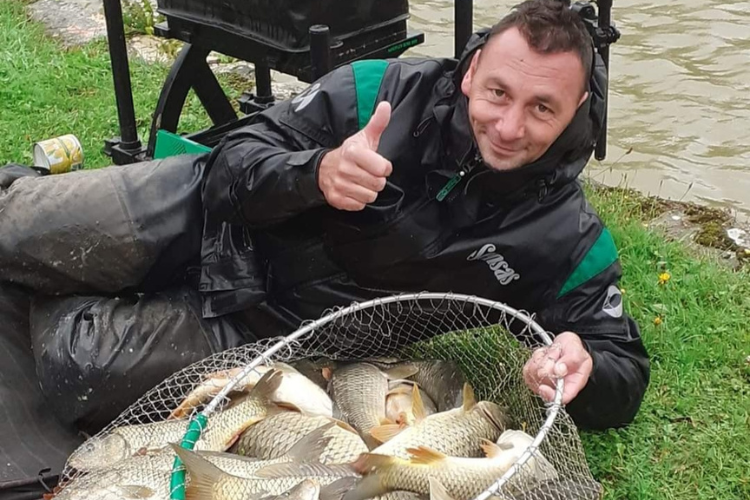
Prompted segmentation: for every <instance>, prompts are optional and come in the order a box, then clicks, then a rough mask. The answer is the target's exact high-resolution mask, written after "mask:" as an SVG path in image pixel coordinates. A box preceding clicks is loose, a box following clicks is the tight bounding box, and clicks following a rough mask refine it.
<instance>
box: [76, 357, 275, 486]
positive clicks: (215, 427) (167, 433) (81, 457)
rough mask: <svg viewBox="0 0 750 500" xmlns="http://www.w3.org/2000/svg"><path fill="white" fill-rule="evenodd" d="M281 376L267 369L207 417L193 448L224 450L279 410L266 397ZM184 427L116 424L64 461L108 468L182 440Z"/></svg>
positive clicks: (168, 423) (173, 422)
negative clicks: (231, 401) (236, 399)
mask: <svg viewBox="0 0 750 500" xmlns="http://www.w3.org/2000/svg"><path fill="white" fill-rule="evenodd" d="M281 377H282V375H281V372H279V371H277V370H272V371H269V372H268V373H266V374H265V375H264V376H263V378H261V381H260V382H258V384H257V385H256V387H255V389H253V392H251V393H250V395H248V396H247V397H245V398H243V399H242V400H241V401H240V402H239V403H237V404H235V405H234V406H232V407H230V408H227V409H225V410H223V411H221V412H220V413H217V414H216V415H214V416H213V417H211V419H210V420H209V422H208V425H207V427H206V429H205V430H204V431H203V432H202V433H201V436H200V439H198V441H197V442H196V443H195V449H196V450H213V451H223V450H226V449H227V448H228V447H229V446H230V445H231V443H232V440H233V439H234V437H235V436H237V434H238V433H239V432H241V431H242V430H244V429H245V428H247V427H248V426H249V425H251V424H252V423H255V422H257V421H259V420H262V419H264V418H266V417H267V416H268V415H270V414H273V413H275V412H277V411H279V409H278V408H277V407H276V406H275V405H274V404H273V403H271V402H270V401H269V399H268V397H269V396H270V394H272V393H273V391H275V390H276V389H277V388H278V386H279V384H280V382H281ZM187 426H188V422H187V421H185V420H167V421H162V422H152V423H148V424H139V425H126V426H122V427H118V428H116V429H113V430H112V431H110V432H109V433H107V434H105V435H103V436H97V437H94V438H92V439H90V440H88V441H86V442H85V443H84V444H83V445H81V447H79V448H78V449H77V450H76V451H75V452H74V453H73V455H72V456H71V457H70V460H69V461H68V464H69V465H70V466H71V467H74V468H75V469H77V470H79V471H92V470H99V469H102V468H105V467H110V466H112V465H115V464H116V463H118V462H119V461H121V460H124V459H126V458H128V457H131V456H133V455H134V454H140V453H143V452H144V451H155V450H160V449H163V448H164V447H165V446H167V444H168V443H176V442H180V441H182V438H183V437H184V435H185V432H186V431H187Z"/></svg>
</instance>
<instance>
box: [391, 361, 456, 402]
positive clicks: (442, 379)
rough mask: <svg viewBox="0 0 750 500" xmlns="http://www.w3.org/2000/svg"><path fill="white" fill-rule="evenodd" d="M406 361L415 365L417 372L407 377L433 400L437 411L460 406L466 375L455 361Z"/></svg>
mask: <svg viewBox="0 0 750 500" xmlns="http://www.w3.org/2000/svg"><path fill="white" fill-rule="evenodd" d="M408 363H409V365H411V366H416V367H417V372H416V373H415V374H414V375H412V376H411V377H409V379H410V380H413V381H414V382H416V383H417V384H418V385H419V387H420V388H421V389H422V390H424V392H426V393H427V394H428V395H429V396H430V398H432V400H433V401H435V404H436V405H437V409H438V411H447V410H452V409H454V408H460V407H461V405H462V404H463V387H464V384H465V383H466V377H464V374H463V372H462V371H461V369H460V368H459V367H458V365H457V364H456V363H455V362H453V361H443V360H431V361H409V362H408ZM397 366H398V365H397Z"/></svg>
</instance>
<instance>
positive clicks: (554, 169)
mask: <svg viewBox="0 0 750 500" xmlns="http://www.w3.org/2000/svg"><path fill="white" fill-rule="evenodd" d="M488 35H489V30H488V29H486V30H482V31H479V32H477V33H475V34H474V35H473V36H472V37H471V39H470V40H469V42H468V43H467V44H466V48H465V49H464V52H463V54H462V55H461V57H460V59H459V61H458V65H457V66H456V69H455V70H454V71H453V73H452V74H451V75H449V77H450V78H451V80H452V82H451V83H452V87H453V88H452V92H450V97H451V99H450V101H451V102H450V103H449V102H444V103H443V104H442V105H441V104H438V106H437V107H436V114H437V115H438V119H439V118H440V117H439V115H440V114H442V115H443V119H446V118H448V119H449V122H445V121H443V123H444V124H445V126H444V135H443V137H445V138H446V140H445V144H446V145H447V154H448V155H449V156H451V157H453V159H454V160H455V161H456V162H457V164H459V165H464V164H465V163H466V162H467V161H470V160H471V159H472V158H474V157H479V151H478V149H477V146H476V141H475V139H474V134H473V132H472V129H471V125H470V122H469V116H468V98H467V97H466V96H465V95H464V94H463V92H461V90H460V88H461V80H462V79H463V76H464V74H465V73H466V71H467V70H468V68H469V63H470V61H471V58H472V56H473V55H474V53H475V52H476V51H477V50H478V49H480V48H481V47H482V46H484V44H485V42H486V41H487V36H488ZM594 54H595V61H594V64H593V65H592V74H591V76H590V78H589V96H588V98H587V99H586V101H584V102H583V104H581V106H580V107H579V108H578V111H577V112H576V114H575V116H574V117H573V120H572V121H571V122H570V124H569V125H568V127H567V128H566V129H565V130H564V131H563V132H562V134H560V136H559V137H558V138H557V139H556V140H555V142H553V143H552V145H551V146H550V147H549V149H547V151H546V152H545V153H544V154H543V155H542V156H541V157H540V158H539V159H538V160H536V161H534V162H532V163H529V164H526V165H523V166H521V167H519V168H516V169H513V170H506V171H498V170H494V169H492V168H490V167H489V166H487V165H486V164H484V162H482V163H481V165H480V166H479V167H478V168H477V172H476V173H475V174H474V175H472V176H471V178H470V180H469V182H467V183H466V185H465V188H464V189H465V190H468V189H473V188H472V187H471V186H472V185H480V186H481V189H482V190H491V191H492V192H495V193H511V192H521V193H526V192H528V191H529V190H532V191H538V190H540V189H545V190H546V189H547V188H549V187H553V186H558V185H562V184H566V183H568V182H570V181H572V180H574V179H576V178H577V177H578V175H579V174H580V173H581V171H582V170H583V168H584V167H585V166H586V163H587V162H588V160H589V158H590V156H591V153H592V151H593V148H594V145H595V143H596V139H597V137H598V135H599V131H600V130H601V126H602V121H603V117H604V110H605V100H604V99H605V93H606V88H607V71H606V68H605V67H604V62H603V61H602V59H601V57H600V56H599V54H598V53H596V52H594ZM441 107H443V109H442V110H441V109H439V108H441ZM447 115H451V116H450V117H449V116H447ZM439 121H441V120H440V119H439ZM446 133H447V134H446Z"/></svg>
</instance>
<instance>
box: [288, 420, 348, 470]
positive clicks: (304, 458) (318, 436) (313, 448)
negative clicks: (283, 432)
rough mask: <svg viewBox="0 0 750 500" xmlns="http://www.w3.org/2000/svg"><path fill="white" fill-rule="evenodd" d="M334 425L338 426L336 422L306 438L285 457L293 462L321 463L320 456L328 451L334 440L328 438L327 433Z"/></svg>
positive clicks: (320, 428)
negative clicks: (327, 448)
mask: <svg viewBox="0 0 750 500" xmlns="http://www.w3.org/2000/svg"><path fill="white" fill-rule="evenodd" d="M334 425H336V423H335V422H331V423H328V424H325V425H324V426H322V427H318V428H317V429H315V430H314V431H312V432H311V433H310V434H308V435H307V436H304V437H303V438H302V439H300V440H298V441H297V442H296V443H294V445H293V446H292V447H291V448H289V451H287V452H286V453H285V454H284V455H285V457H287V458H289V459H290V461H291V462H311V461H319V459H320V456H321V455H322V454H323V452H324V451H325V450H326V446H328V443H330V442H331V439H333V437H332V436H326V435H325V433H326V432H328V430H329V429H330V428H332V427H333V426H334Z"/></svg>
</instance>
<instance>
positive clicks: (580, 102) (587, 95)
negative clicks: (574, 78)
mask: <svg viewBox="0 0 750 500" xmlns="http://www.w3.org/2000/svg"><path fill="white" fill-rule="evenodd" d="M588 98H589V93H588V91H586V92H584V93H583V95H582V96H581V100H580V101H578V106H576V109H578V108H580V107H581V104H583V103H584V102H586V99H588Z"/></svg>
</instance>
